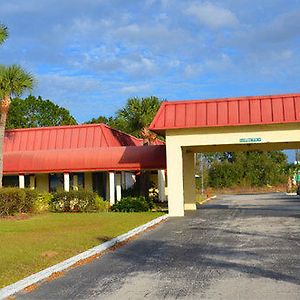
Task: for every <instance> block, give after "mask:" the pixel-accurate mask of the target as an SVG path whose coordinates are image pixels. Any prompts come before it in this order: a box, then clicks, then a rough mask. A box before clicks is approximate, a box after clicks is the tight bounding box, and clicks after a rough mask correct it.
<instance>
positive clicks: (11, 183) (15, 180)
mask: <svg viewBox="0 0 300 300" xmlns="http://www.w3.org/2000/svg"><path fill="white" fill-rule="evenodd" d="M2 185H3V186H4V187H19V175H5V176H3V179H2ZM25 187H26V188H29V187H30V176H29V175H25Z"/></svg>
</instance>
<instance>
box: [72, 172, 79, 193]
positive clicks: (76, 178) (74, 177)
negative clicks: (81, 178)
mask: <svg viewBox="0 0 300 300" xmlns="http://www.w3.org/2000/svg"><path fill="white" fill-rule="evenodd" d="M72 188H73V190H74V191H78V190H79V188H78V175H73V187H72Z"/></svg>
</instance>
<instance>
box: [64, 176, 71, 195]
mask: <svg viewBox="0 0 300 300" xmlns="http://www.w3.org/2000/svg"><path fill="white" fill-rule="evenodd" d="M64 190H65V191H66V192H69V191H70V174H69V173H64Z"/></svg>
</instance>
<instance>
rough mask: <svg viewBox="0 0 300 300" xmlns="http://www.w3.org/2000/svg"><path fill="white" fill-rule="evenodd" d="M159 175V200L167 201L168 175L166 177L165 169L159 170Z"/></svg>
mask: <svg viewBox="0 0 300 300" xmlns="http://www.w3.org/2000/svg"><path fill="white" fill-rule="evenodd" d="M157 177H158V198H159V201H162V202H163V201H166V193H165V188H166V177H165V170H157Z"/></svg>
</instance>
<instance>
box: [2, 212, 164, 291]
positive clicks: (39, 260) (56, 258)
mask: <svg viewBox="0 0 300 300" xmlns="http://www.w3.org/2000/svg"><path fill="white" fill-rule="evenodd" d="M161 215H162V213H154V212H147V213H116V212H114V213H112V212H109V213H82V214H79V213H78V214H75V213H73V214H70V213H63V214H60V213H48V214H43V215H35V216H31V217H29V218H27V219H24V220H8V219H1V218H0V288H1V287H4V286H6V285H8V284H11V283H13V282H15V281H17V280H20V279H22V278H23V277H26V276H28V275H30V274H33V273H35V272H38V271H40V270H42V269H44V268H46V267H49V266H51V265H53V264H56V263H58V262H61V261H62V260H64V259H67V258H69V257H71V256H73V255H75V254H78V253H80V252H82V251H84V250H87V249H89V248H91V247H93V246H96V245H99V244H100V243H102V242H104V241H106V240H108V239H111V238H113V237H116V236H118V235H120V234H122V233H125V232H127V231H128V230H130V229H133V228H134V227H137V226H139V225H141V224H144V223H146V222H148V221H150V220H152V219H154V218H157V217H159V216H161Z"/></svg>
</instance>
